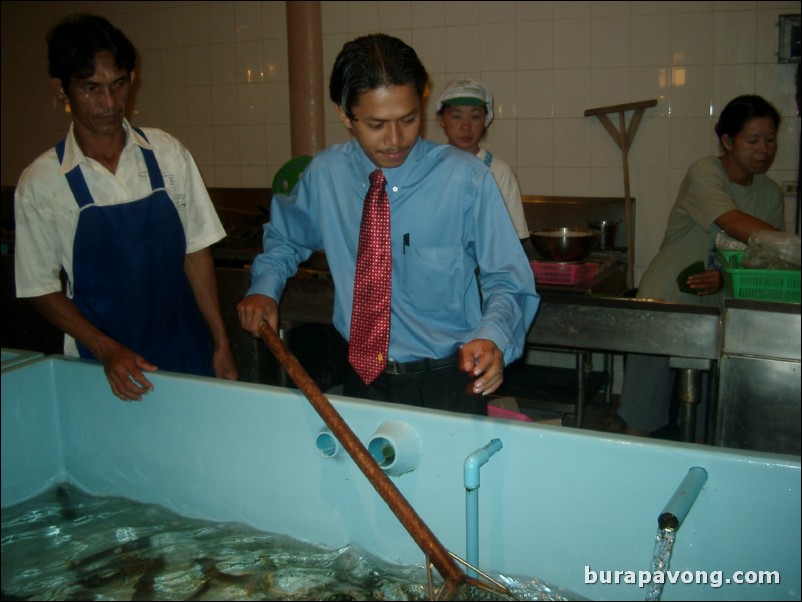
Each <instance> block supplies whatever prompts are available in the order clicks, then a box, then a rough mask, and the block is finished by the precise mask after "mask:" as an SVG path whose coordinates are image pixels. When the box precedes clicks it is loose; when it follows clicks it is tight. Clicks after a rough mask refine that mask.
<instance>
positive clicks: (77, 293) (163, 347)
mask: <svg viewBox="0 0 802 602" xmlns="http://www.w3.org/2000/svg"><path fill="white" fill-rule="evenodd" d="M137 132H138V133H139V134H140V135H141V136H142V137H143V138H144V134H143V133H142V132H141V131H140V130H138V129H137ZM145 139H146V140H147V138H145ZM140 150H141V151H142V156H143V157H144V159H145V164H146V165H147V168H148V176H149V177H150V185H151V188H152V189H153V191H152V192H151V194H150V195H149V196H146V197H144V198H142V199H139V200H137V201H132V202H129V203H123V204H119V205H109V206H100V205H95V202H94V199H93V198H92V194H91V193H90V192H89V187H88V186H87V184H86V180H85V179H84V176H83V173H82V172H81V169H80V166H78V165H76V166H75V167H74V168H73V169H72V170H70V172H69V173H67V174H66V177H67V181H68V183H69V185H70V189H71V190H72V194H73V196H74V197H75V201H76V202H77V203H78V207H79V208H80V213H79V216H78V225H77V228H76V231H75V241H74V243H73V282H72V283H71V285H72V290H73V298H72V301H73V303H75V305H76V306H77V307H78V309H79V310H81V312H82V313H83V315H84V316H85V317H86V318H87V319H88V320H89V321H90V322H91V323H92V324H94V325H95V326H96V327H97V328H99V329H100V330H101V331H102V332H104V333H105V334H107V335H108V336H110V337H111V338H112V339H115V340H116V341H118V342H120V343H121V344H123V345H125V346H126V347H128V348H130V349H132V350H133V351H135V352H136V353H138V354H139V355H141V356H142V357H144V358H145V359H146V360H147V361H149V362H151V363H153V364H155V365H157V366H158V367H159V368H160V369H162V370H169V371H172V372H183V373H186V374H198V375H202V376H214V366H213V364H212V353H213V345H212V341H211V338H210V336H209V331H208V328H207V326H206V323H205V322H204V321H203V318H202V316H201V314H200V311H199V310H198V305H197V302H196V300H195V296H194V294H193V293H192V287H191V286H190V284H189V280H188V279H187V276H186V274H185V273H184V260H185V258H186V237H185V235H184V228H183V227H182V225H181V220H180V218H179V216H178V212H177V211H176V209H175V206H174V205H173V202H172V200H171V199H170V197H169V195H168V194H167V191H166V190H165V188H164V178H162V174H161V170H160V169H159V164H158V162H157V161H156V156H155V154H154V153H153V151H152V150H150V149H146V148H142V147H140ZM56 154H57V155H58V159H59V163H61V162H62V161H63V158H64V140H62V141H61V142H59V143H58V144H57V145H56ZM77 345H78V352H79V354H80V356H81V357H84V358H90V359H96V358H95V357H94V355H93V354H92V353H91V352H90V351H89V350H88V349H87V348H86V347H85V346H84V345H82V344H81V343H79V342H78V343H77Z"/></svg>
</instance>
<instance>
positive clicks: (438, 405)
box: [343, 357, 487, 416]
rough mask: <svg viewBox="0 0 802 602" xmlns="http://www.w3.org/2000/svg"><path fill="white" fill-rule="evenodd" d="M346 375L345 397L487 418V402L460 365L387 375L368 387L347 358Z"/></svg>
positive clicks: (344, 368) (381, 376)
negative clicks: (472, 385) (474, 389)
mask: <svg viewBox="0 0 802 602" xmlns="http://www.w3.org/2000/svg"><path fill="white" fill-rule="evenodd" d="M343 374H344V381H343V394H344V395H347V396H349V397H359V398H361V399H371V400H374V401H389V402H392V403H403V404H406V405H411V406H416V407H420V408H431V409H435V410H448V411H450V412H461V413H463V414H477V415H480V416H487V400H486V399H485V397H484V396H483V395H476V394H475V393H473V392H471V384H472V382H473V378H471V377H470V376H469V375H468V374H466V373H464V372H462V371H461V370H460V369H459V367H458V366H456V365H455V366H446V367H443V368H435V369H431V370H426V371H423V372H414V373H412V374H387V373H384V374H380V375H379V377H378V378H377V379H376V380H374V381H373V382H372V383H371V384H370V385H366V384H365V383H364V381H363V380H362V379H361V378H360V376H359V375H358V374H357V373H356V371H355V370H354V369H353V367H352V366H351V364H350V363H349V362H348V359H347V357H346V359H345V366H344V367H343Z"/></svg>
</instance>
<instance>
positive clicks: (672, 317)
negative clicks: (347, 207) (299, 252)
mask: <svg viewBox="0 0 802 602" xmlns="http://www.w3.org/2000/svg"><path fill="white" fill-rule="evenodd" d="M236 272H238V273H239V276H238V277H237V276H235V273H236ZM218 273H219V272H218ZM235 277H236V278H239V279H240V280H242V279H244V281H245V282H247V277H248V276H247V271H246V270H235V271H231V272H229V273H228V274H227V276H226V277H225V278H224V279H221V282H224V281H226V280H228V282H231V278H235ZM237 288H238V293H237V294H241V293H240V292H239V291H242V290H243V288H242V285H240V286H238V287H237ZM541 297H542V303H541V306H540V310H539V311H538V314H537V316H536V317H535V321H534V324H533V325H532V328H531V329H530V331H529V333H528V335H527V342H528V343H529V344H531V345H535V346H538V347H542V348H546V349H548V348H551V349H555V350H563V351H574V352H583V351H588V352H593V351H597V352H602V353H639V354H647V355H661V356H668V357H669V358H671V362H672V366H674V367H675V368H677V369H679V371H680V375H681V376H682V377H684V378H687V379H688V386H689V388H690V389H691V391H692V394H691V395H690V397H689V398H687V399H684V400H683V402H684V403H685V405H686V406H687V407H688V408H691V409H694V410H695V405H696V404H697V403H698V401H699V399H698V395H699V390H698V389H693V385H694V383H695V382H696V379H697V378H699V377H700V374H701V373H702V372H705V371H709V372H710V374H711V375H712V376H713V378H712V379H711V380H712V382H713V383H714V385H713V388H712V390H711V392H712V393H713V401H712V402H711V404H710V405H711V407H710V408H709V410H710V415H711V416H712V417H713V423H712V424H714V425H715V427H716V436H715V439H714V440H713V441H711V442H715V443H717V444H719V445H724V446H727V447H741V448H746V449H756V450H765V451H783V452H784V453H799V441H800V435H799V428H800V427H799V425H800V414H799V408H800V403H799V399H800V368H799V366H800V309H799V308H800V306H799V305H792V304H781V303H765V302H747V301H739V300H735V299H731V300H728V301H727V302H726V304H725V308H724V310H723V312H720V311H719V310H718V309H717V308H708V307H700V306H692V305H677V304H669V303H659V302H652V301H644V300H636V299H625V298H614V297H603V296H595V295H589V294H565V293H564V292H555V291H551V292H550V291H547V290H542V289H541ZM333 303H334V287H333V285H332V282H331V280H330V279H328V278H327V276H326V274H325V273H322V272H316V271H314V270H307V271H304V272H303V273H302V274H300V275H299V276H298V277H296V278H293V279H291V280H290V281H289V282H288V284H287V287H286V289H285V292H284V295H283V298H282V300H281V305H280V311H281V318H282V323H283V325H284V327H286V328H291V327H292V326H296V325H299V324H318V325H330V324H331V316H332V308H333ZM234 304H235V302H234ZM252 343H253V344H255V345H257V346H258V341H255V340H254V341H252ZM257 355H261V352H260V353H259V354H257ZM719 362H720V366H719ZM719 368H720V370H719ZM270 372H272V370H270ZM719 373H720V374H721V387H719V388H718V389H717V388H716V387H715V383H716V376H717V375H718V374H719ZM716 390H718V393H716ZM716 401H717V402H718V411H717V410H716V407H715V406H716ZM716 416H717V417H716ZM772 445H773V448H771V447H772ZM794 449H795V450H796V451H794ZM789 450H790V451H789Z"/></svg>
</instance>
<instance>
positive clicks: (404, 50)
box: [238, 34, 540, 414]
mask: <svg viewBox="0 0 802 602" xmlns="http://www.w3.org/2000/svg"><path fill="white" fill-rule="evenodd" d="M427 82H428V74H427V73H426V70H425V68H424V67H423V65H422V64H421V62H420V60H419V59H418V57H417V55H416V53H415V51H414V50H413V49H412V48H410V47H409V46H408V45H407V44H405V43H404V42H402V41H401V40H399V39H397V38H393V37H391V36H387V35H384V34H375V35H369V36H364V37H361V38H358V39H356V40H353V41H351V42H348V43H347V44H345V46H344V47H343V49H342V51H341V52H340V54H339V55H338V57H337V59H336V61H335V65H334V69H333V71H332V75H331V80H330V88H329V93H330V98H331V100H332V101H333V102H334V103H335V104H336V105H337V113H338V115H339V117H340V120H341V121H342V122H343V125H345V127H346V128H348V129H349V130H350V131H351V134H352V135H353V140H351V141H350V142H348V143H346V144H342V145H336V146H333V147H331V148H329V149H327V150H325V151H322V152H321V153H319V154H318V155H316V156H315V157H314V158H313V159H312V161H311V163H310V164H309V165H308V166H307V168H306V169H305V171H304V173H303V175H302V177H301V179H300V181H299V183H298V185H297V186H296V187H295V189H294V190H293V191H292V192H291V193H290V195H289V196H284V195H276V196H274V199H273V204H272V208H271V214H270V217H271V221H270V222H269V223H267V224H266V225H265V228H264V251H263V252H262V253H261V254H260V255H259V256H258V257H257V259H256V260H255V262H254V264H253V268H252V272H251V275H252V284H251V287H250V289H249V290H248V293H247V295H246V297H245V299H243V300H242V301H241V302H240V303H239V305H238V311H239V318H240V323H241V324H242V327H243V328H244V329H246V330H247V331H249V332H251V333H252V334H254V336H259V328H260V327H261V324H262V322H267V323H268V324H269V325H270V326H271V327H272V328H274V329H275V328H277V326H278V320H279V316H278V301H279V299H280V298H281V294H282V291H283V289H284V286H285V283H286V281H287V279H288V278H290V277H291V276H292V275H293V274H295V272H296V270H297V267H298V264H299V263H300V262H302V261H304V260H305V259H307V258H308V257H309V256H310V255H311V253H312V252H313V251H317V250H323V251H325V253H326V258H327V260H328V263H329V267H330V269H331V274H332V278H333V281H334V287H335V301H334V316H333V323H334V326H335V328H336V329H337V331H338V332H339V333H340V334H341V335H342V336H343V337H344V339H345V340H346V341H348V340H349V339H350V331H351V310H352V305H353V296H354V273H355V268H356V257H357V248H358V240H359V229H360V221H361V216H362V207H363V200H364V198H365V194H366V192H367V190H368V188H369V185H370V184H369V178H368V176H369V174H370V173H371V172H373V171H374V170H375V169H376V168H380V169H381V170H382V172H383V173H384V175H385V177H386V179H387V186H386V190H387V194H388V196H389V202H390V224H391V246H392V301H391V315H390V342H389V350H388V357H389V361H388V364H387V368H386V369H385V371H384V372H383V373H382V374H380V375H379V376H378V378H376V380H374V381H372V382H370V383H369V384H366V383H365V382H364V381H363V380H362V379H361V378H360V377H359V376H358V375H357V374H356V372H355V371H354V370H353V368H351V367H350V366H349V367H347V368H346V376H345V383H344V389H343V392H344V394H345V395H348V396H353V397H362V398H366V399H374V400H379V401H390V402H396V403H405V404H410V405H415V406H421V407H427V408H437V409H445V410H451V411H457V412H465V413H473V414H486V411H487V410H486V399H485V396H486V395H488V394H490V393H493V392H494V391H496V390H497V389H498V388H499V386H500V385H501V383H502V381H503V375H504V366H505V365H506V364H508V363H509V362H511V361H513V360H515V359H517V358H518V357H520V355H521V354H522V352H523V350H524V343H525V338H526V332H527V330H528V329H529V326H530V325H531V323H532V320H533V319H534V316H535V313H536V311H537V308H538V305H539V302H540V297H539V295H538V294H537V292H536V290H535V283H534V277H533V275H532V270H531V268H530V266H529V263H528V261H527V257H526V255H525V253H524V251H523V249H522V248H521V244H520V242H519V241H518V236H517V235H516V233H515V229H514V227H513V225H512V222H511V220H510V217H509V215H508V213H507V210H506V208H505V205H504V201H503V200H502V198H501V194H500V192H499V190H498V187H497V186H496V184H495V182H494V180H493V176H492V174H491V173H490V170H489V169H488V168H487V167H486V166H485V165H484V164H483V163H482V162H481V161H479V160H478V159H476V158H475V157H473V156H471V155H469V154H468V153H464V152H462V151H460V150H459V149H456V148H454V147H453V146H450V145H438V144H434V143H431V142H428V141H426V140H423V139H422V138H420V137H419V133H420V127H421V121H422V118H423V108H422V99H423V92H424V89H425V87H426V84H427Z"/></svg>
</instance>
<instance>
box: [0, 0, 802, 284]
mask: <svg viewBox="0 0 802 602" xmlns="http://www.w3.org/2000/svg"><path fill="white" fill-rule="evenodd" d="M78 10H85V11H90V12H97V13H100V14H103V15H104V16H107V17H108V18H109V19H110V20H111V21H112V22H113V23H115V24H116V25H118V26H119V27H121V28H122V29H123V30H124V31H125V32H126V33H127V34H128V36H129V37H130V38H131V39H132V41H133V42H134V44H135V45H136V46H137V48H138V49H139V51H140V53H141V56H142V66H141V69H140V73H139V76H140V77H139V81H140V86H139V91H138V93H137V95H136V100H135V103H134V108H135V114H134V115H133V118H132V120H133V121H134V122H135V123H137V124H140V125H147V126H155V127H162V128H164V129H166V130H169V131H170V132H172V133H173V134H175V135H176V136H177V137H178V138H179V139H181V140H182V141H184V143H185V144H186V145H187V146H188V147H189V149H190V150H191V151H192V152H193V154H194V155H195V157H196V160H197V162H198V164H199V165H200V167H201V170H202V172H203V175H204V178H205V179H206V182H207V184H208V185H209V186H232V187H252V186H269V185H270V183H271V182H272V178H273V175H274V174H275V172H276V170H277V169H278V168H279V167H280V166H281V164H283V163H284V162H285V161H286V160H288V159H289V158H290V136H289V133H290V132H289V99H288V90H289V85H288V80H289V77H288V73H287V50H286V42H287V32H286V18H285V11H284V3H283V2H36V3H33V2H3V3H2V184H3V185H14V184H15V182H16V180H17V178H18V177H19V174H20V172H21V171H22V169H23V168H24V166H25V165H27V164H28V163H29V162H30V161H31V160H32V159H33V158H35V157H36V155H38V154H39V153H40V152H42V151H43V150H45V149H46V148H47V147H48V146H50V145H52V144H53V143H54V142H55V141H57V140H58V139H59V138H60V137H61V136H62V135H63V134H64V131H65V130H66V127H67V123H68V121H67V118H66V116H65V115H64V114H63V112H62V111H61V109H60V108H59V107H58V105H56V104H55V103H54V102H53V101H52V99H51V97H50V94H49V92H48V87H47V65H46V60H45V41H44V37H45V32H46V31H47V29H48V27H49V26H50V25H52V23H53V22H54V21H55V20H56V19H58V18H59V17H61V16H63V15H65V14H67V13H70V12H74V11H78ZM322 13H323V48H324V65H325V68H324V70H328V69H329V68H330V66H331V64H332V63H333V60H334V57H335V55H336V54H337V52H338V51H339V49H340V48H341V47H342V44H343V43H344V42H346V41H347V40H349V39H351V38H353V37H356V36H357V35H361V34H365V33H372V32H376V31H384V32H386V33H390V34H393V35H397V36H398V37H401V38H402V39H404V40H406V41H407V42H409V43H410V44H411V45H413V47H415V49H416V50H417V51H418V53H419V55H420V56H421V58H422V60H423V62H424V64H425V65H426V67H427V69H428V71H429V73H430V75H431V83H432V90H431V96H433V97H434V98H436V96H437V94H438V93H439V91H440V89H441V88H442V86H443V85H444V84H445V83H446V82H447V81H448V80H450V79H452V78H454V77H458V76H461V75H468V76H472V77H475V78H478V79H481V80H483V81H484V82H485V83H487V84H488V85H489V86H490V87H491V89H492V90H493V92H494V94H495V97H496V114H497V118H496V120H495V122H494V123H493V125H492V126H491V128H490V130H489V133H488V137H487V140H486V146H487V147H488V148H490V149H492V150H493V151H494V152H495V154H497V155H498V156H500V157H503V158H504V159H505V160H507V161H508V162H509V163H510V164H511V165H512V166H513V167H514V169H515V170H516V172H517V174H518V177H519V180H520V182H521V188H522V190H523V192H524V193H525V194H553V195H567V194H577V195H594V196H623V191H624V188H623V170H622V162H621V153H620V151H619V149H618V147H617V146H616V145H615V143H614V142H613V140H612V138H611V137H610V136H609V135H608V134H607V132H606V131H605V130H604V129H603V128H602V126H601V125H600V124H599V123H598V121H597V120H596V119H595V118H586V117H584V111H585V110H587V109H590V108H596V107H602V106H609V105H616V104H622V103H628V102H635V101H640V100H648V99H656V100H657V101H658V105H657V106H656V107H654V108H651V109H647V111H646V114H645V116H644V120H643V122H642V123H641V126H640V129H639V131H638V133H637V136H636V138H635V141H634V144H633V146H632V148H631V150H630V152H629V162H630V180H631V190H632V194H633V196H635V197H636V198H637V226H636V233H637V236H636V255H635V257H636V278H637V277H638V276H639V275H640V273H642V271H643V269H644V268H645V267H646V265H647V264H648V262H649V260H650V259H651V258H652V256H653V255H654V253H655V252H656V250H657V247H658V245H659V243H660V240H661V238H662V233H663V230H664V228H665V223H666V218H667V216H668V212H669V210H670V208H671V205H672V203H673V199H674V196H675V194H676V191H677V188H678V186H679V183H680V181H681V179H682V177H683V175H684V173H685V170H686V168H687V167H688V165H689V164H690V163H691V162H692V161H694V160H696V159H698V158H700V157H703V156H706V155H709V154H711V153H715V152H717V143H716V139H715V136H714V134H713V126H714V123H715V120H716V116H717V114H718V112H719V111H720V109H721V108H722V106H723V104H724V103H726V102H727V101H728V100H729V99H731V98H732V97H733V96H735V95H737V94H742V93H758V94H761V95H763V96H765V97H766V98H768V99H769V100H770V101H772V102H773V103H774V104H775V106H777V108H778V109H779V110H780V112H781V113H782V115H783V117H784V122H783V124H782V131H781V138H780V140H781V150H780V153H779V156H778V159H777V161H776V163H775V165H774V168H773V169H772V171H771V172H770V175H771V176H772V177H774V178H775V179H776V180H777V181H787V180H795V179H796V167H797V165H798V161H799V139H800V138H799V136H800V126H799V118H798V117H797V116H796V105H795V101H794V91H795V88H794V75H795V72H796V65H793V64H778V63H777V59H776V55H775V53H776V49H777V26H776V23H777V16H778V15H780V14H787V13H797V14H798V13H799V3H798V2H593V3H591V2H494V3H488V2H478V1H477V2H459V3H456V2H322ZM427 117H428V119H427V122H426V125H425V132H426V135H427V136H428V137H430V138H432V139H434V140H437V141H445V139H444V137H443V135H442V132H441V131H440V129H439V127H438V126H437V122H436V121H435V120H434V100H433V98H431V97H430V98H429V101H428V103H427ZM346 138H347V133H346V131H345V130H344V129H343V127H342V126H341V125H340V123H339V121H337V119H336V116H335V114H334V111H333V110H332V109H331V108H330V109H329V111H328V113H327V120H326V140H327V144H334V143H337V142H342V141H344V140H345V139H346ZM792 202H793V199H791V198H789V199H788V205H789V211H788V212H787V215H788V221H789V226H788V228H789V229H791V230H793V229H794V225H793V219H794V212H793V210H792Z"/></svg>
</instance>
